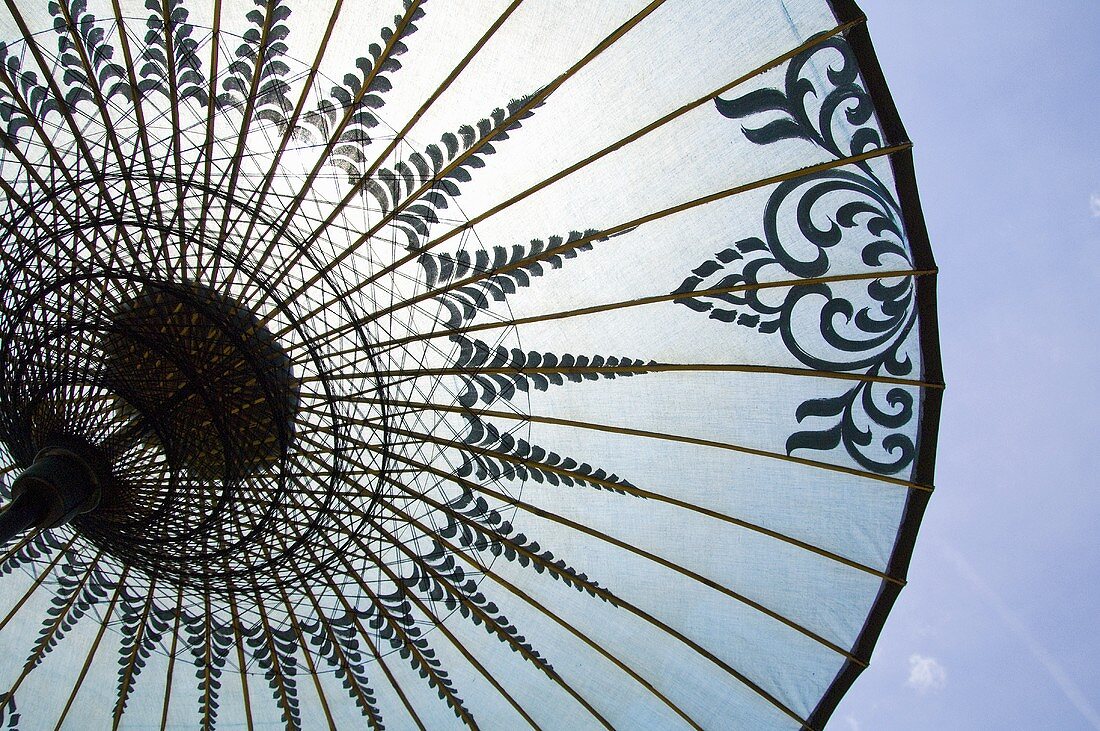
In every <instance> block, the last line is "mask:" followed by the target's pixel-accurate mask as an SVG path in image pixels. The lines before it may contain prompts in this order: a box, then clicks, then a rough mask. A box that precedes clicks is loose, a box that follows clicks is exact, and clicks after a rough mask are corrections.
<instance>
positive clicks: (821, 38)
mask: <svg viewBox="0 0 1100 731" xmlns="http://www.w3.org/2000/svg"><path fill="white" fill-rule="evenodd" d="M862 22H863V19H860V20H857V21H853V22H851V23H845V24H843V25H839V26H837V27H835V28H832V29H831V30H829V31H827V32H825V33H823V34H821V35H818V36H815V37H814V38H811V39H810V40H808V41H806V42H805V43H802V44H801V45H799V46H797V47H796V48H793V49H791V50H790V51H788V52H786V53H784V54H782V55H780V56H777V57H776V58H773V59H772V60H770V61H768V62H766V63H764V64H761V65H760V66H758V67H756V68H755V69H753V70H751V71H749V72H747V73H745V74H743V75H742V76H740V77H738V78H737V79H735V80H733V81H731V82H729V83H727V84H724V85H723V86H721V87H719V88H717V89H715V90H714V91H712V92H709V93H708V94H705V95H704V96H701V97H699V98H698V99H696V100H695V101H692V102H689V103H687V104H685V105H683V106H681V107H679V108H678V109H676V110H674V111H672V112H669V113H668V114H666V115H665V116H663V117H661V118H660V119H657V120H655V121H653V122H651V123H649V124H648V125H646V126H644V127H642V128H641V129H639V130H637V131H635V132H633V133H631V134H629V135H627V136H626V137H623V138H622V139H620V140H618V141H617V142H614V143H612V144H610V145H608V146H607V147H604V148H603V149H601V150H600V151H598V152H595V153H593V154H592V155H589V156H588V157H586V158H584V159H583V160H580V161H578V162H576V163H574V164H572V165H570V166H568V167H566V168H563V169H562V170H560V171H558V172H557V173H555V174H553V175H551V176H550V177H548V178H545V179H544V180H542V181H540V182H539V183H536V184H535V185H533V186H531V187H529V188H527V189H526V190H524V191H521V192H520V193H517V194H516V195H514V196H512V197H511V198H509V199H508V200H506V201H504V202H502V203H499V204H497V205H495V206H493V207H492V208H489V209H488V210H486V211H485V212H483V213H480V214H478V215H477V216H475V217H474V218H472V219H470V220H468V221H466V222H465V223H463V224H461V225H459V226H457V227H455V228H453V229H451V230H449V231H447V232H446V233H444V234H442V235H440V236H439V237H437V238H435V239H433V240H431V241H429V242H427V243H426V244H425V245H424V246H422V247H420V248H418V249H417V251H416V252H415V254H416V255H417V256H419V255H421V254H423V253H424V252H426V251H428V250H430V249H433V248H435V247H437V246H439V245H440V244H443V243H444V242H446V241H448V240H450V239H451V238H452V237H454V236H457V235H459V234H461V233H462V232H463V231H469V230H472V229H473V227H474V226H476V225H478V224H480V223H483V222H484V221H486V220H487V219H489V218H491V217H492V216H495V215H497V214H498V213H500V212H501V211H504V210H506V209H508V208H510V207H512V206H514V205H515V204H517V203H519V202H520V201H523V200H525V199H527V198H528V197H530V196H532V195H534V194H535V193H537V192H539V191H540V190H543V189H545V188H547V187H549V186H551V185H553V184H554V183H556V182H558V181H559V180H561V179H563V178H565V177H567V176H569V175H572V174H573V173H575V172H577V171H578V170H582V169H583V168H586V167H588V166H589V165H591V164H592V163H594V162H596V161H597V160H600V159H602V158H603V157H606V156H607V155H610V154H611V153H613V152H615V151H617V150H619V149H621V148H623V147H625V146H626V145H629V144H631V143H632V142H635V141H637V140H638V139H640V138H642V137H644V136H645V135H647V134H649V133H650V132H653V131H654V130H656V129H659V128H660V127H663V126H664V125H666V124H668V123H669V122H672V121H673V120H675V119H678V118H679V117H681V116H683V115H684V114H687V113H688V112H690V111H692V110H693V109H697V108H698V107H700V106H702V105H703V104H706V103H707V102H710V101H712V100H714V99H715V98H717V97H718V96H720V95H722V94H724V93H726V92H728V91H730V90H731V89H734V88H736V87H738V86H740V85H741V84H744V83H745V82H747V81H749V80H751V79H753V78H755V77H756V76H759V75H760V74H763V73H765V72H767V71H769V70H771V69H773V68H776V67H777V66H779V65H781V64H783V63H785V62H787V61H789V60H790V59H792V58H794V57H795V56H797V55H798V54H800V53H803V52H805V51H808V50H810V49H812V48H815V47H816V46H818V45H820V44H822V43H824V42H825V41H827V40H829V39H830V38H833V37H834V36H836V35H839V34H842V33H846V32H847V31H848V30H850V29H851V28H852V27H854V26H856V25H858V24H860V23H862ZM544 253H546V252H544ZM493 273H494V274H495V273H498V272H497V271H494V272H493ZM480 278H481V277H478V278H477V279H480ZM469 281H476V279H474V278H472V279H471V280H465V281H463V282H461V283H458V284H457V285H455V286H462V285H464V284H467V283H469ZM455 286H449V287H447V288H446V290H444V291H447V290H450V289H453V288H455ZM438 293H439V291H436V292H434V293H432V294H431V295H429V296H434V295H435V294H438Z"/></svg>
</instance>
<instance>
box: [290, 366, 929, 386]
mask: <svg viewBox="0 0 1100 731" xmlns="http://www.w3.org/2000/svg"><path fill="white" fill-rule="evenodd" d="M649 373H762V374H770V375H784V376H797V377H803V378H807V377H808V378H830V379H837V380H842V381H859V382H862V383H884V384H893V385H896V386H912V387H914V388H931V389H943V387H944V386H943V384H942V383H930V382H927V381H922V380H919V379H912V378H900V377H896V376H877V375H871V374H869V373H847V372H843V371H819V370H812V369H810V368H784V367H781V366H766V365H753V364H747V363H745V364H740V363H646V362H641V363H638V364H636V365H601V366H549V367H546V366H535V367H528V366H511V367H507V366H501V367H488V368H485V367H480V366H472V367H468V368H408V369H397V370H381V371H371V372H369V373H363V374H360V373H356V374H355V375H356V376H359V377H368V378H369V377H372V376H373V377H378V378H392V377H405V376H413V377H415V378H428V377H439V376H476V375H484V376H491V375H501V376H533V375H542V376H570V375H576V376H617V375H628V376H634V375H645V374H649ZM323 378H324V377H322V376H317V377H316V378H315V379H314V378H303V379H302V381H303V382H308V381H311V380H323Z"/></svg>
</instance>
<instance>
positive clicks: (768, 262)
mask: <svg viewBox="0 0 1100 731" xmlns="http://www.w3.org/2000/svg"><path fill="white" fill-rule="evenodd" d="M822 64H825V72H824V79H825V80H827V82H828V83H827V84H825V83H824V80H823V79H822V78H821V74H820V73H819V69H820V68H821V65H822ZM837 64H839V65H837ZM785 79H786V83H785V88H784V89H783V90H779V89H761V90H756V91H752V92H749V93H748V94H745V95H744V96H741V97H738V98H736V99H729V100H727V99H721V98H719V99H717V100H716V101H715V104H716V106H717V108H718V111H719V112H720V113H721V114H722V115H724V116H726V117H730V118H736V119H740V118H751V119H753V120H756V119H759V118H760V117H765V118H767V119H768V121H765V122H763V123H762V124H761V123H759V122H754V123H753V126H748V125H747V126H745V127H743V132H744V134H745V136H746V137H747V138H748V139H749V140H750V141H752V142H754V143H756V144H759V145H768V144H774V143H776V142H779V141H780V140H791V139H800V140H808V141H810V142H812V143H814V144H816V145H818V146H819V147H821V148H823V149H825V150H826V151H828V152H829V153H831V154H832V155H833V156H834V157H836V158H838V159H842V158H845V157H848V156H852V155H857V154H860V153H863V152H865V151H867V150H869V149H873V148H877V147H879V146H881V136H880V135H879V133H878V131H877V129H876V128H875V127H874V126H873V119H872V110H873V105H872V103H871V99H870V97H869V96H868V94H867V92H866V91H865V90H864V89H863V87H862V86H861V85H860V83H859V78H858V71H857V67H856V62H855V59H854V57H853V55H852V51H851V49H850V48H849V46H848V44H847V42H846V41H844V40H843V39H841V38H830V39H827V40H824V41H822V42H821V43H819V44H818V45H817V46H815V47H813V48H811V49H810V50H808V51H805V52H803V53H802V54H800V55H799V56H797V57H796V58H794V59H793V60H792V61H791V62H790V64H789V65H788V67H787V70H786V77H785ZM777 113H778V118H774V117H775V116H776V114H777ZM853 252H858V261H859V262H860V263H861V264H862V265H864V266H866V267H871V268H872V270H874V269H879V270H881V271H882V272H883V275H882V276H881V278H878V277H874V276H873V275H872V276H868V277H865V278H862V279H859V280H856V281H849V282H844V283H837V282H830V281H829V277H830V275H831V274H832V273H833V272H834V269H833V263H834V260H836V259H838V258H841V259H842V260H843V257H845V256H846V257H848V258H849V259H852V258H854V255H853ZM854 263H855V262H854V261H852V262H845V264H846V265H847V266H851V265H852V264H854ZM912 268H913V262H912V259H911V256H910V253H909V249H908V246H907V243H906V236H905V229H904V225H903V222H902V216H901V209H900V206H899V204H898V202H897V199H896V196H895V194H894V193H893V191H891V189H890V188H889V187H888V186H887V185H885V184H884V183H882V181H881V180H880V179H879V178H878V176H877V175H876V174H875V173H874V171H873V170H872V167H871V165H870V164H869V163H868V162H866V161H863V162H858V163H856V164H854V165H851V166H849V167H845V168H835V169H832V170H827V171H823V172H817V173H812V174H807V175H802V176H799V177H795V178H793V179H790V180H787V181H785V182H782V183H780V184H779V185H778V186H776V188H775V190H774V191H773V192H772V193H771V195H770V197H769V199H768V202H767V205H766V206H765V209H764V220H763V236H762V237H756V236H753V237H749V238H744V239H741V240H738V241H736V242H735V243H734V244H733V245H732V246H730V247H729V248H727V249H724V250H722V251H720V252H718V253H717V254H716V255H715V256H714V258H713V259H710V260H708V261H705V262H703V263H702V264H700V265H699V266H698V267H696V268H695V269H694V270H693V271H692V273H691V276H689V277H687V278H686V279H685V280H684V281H683V283H682V284H681V285H680V286H679V287H678V288H677V289H676V290H675V292H674V294H683V295H684V297H682V298H681V299H678V300H676V301H677V302H679V303H680V304H682V305H685V306H687V307H690V308H691V309H693V310H696V311H697V312H705V313H707V316H708V317H710V318H711V319H714V320H718V321H720V322H725V323H730V324H735V325H738V326H741V327H746V328H751V329H754V330H757V331H759V332H761V333H766V334H778V335H779V336H780V337H781V338H782V340H783V343H784V344H785V345H786V347H787V349H788V350H789V351H790V352H791V354H792V355H793V356H794V357H796V358H797V359H798V360H799V361H800V362H801V363H803V364H804V365H806V366H807V367H809V368H812V369H814V370H824V371H860V372H862V373H864V374H866V375H867V376H870V377H871V378H872V379H878V378H880V377H886V378H892V379H899V378H904V377H907V376H911V375H912V374H913V371H914V369H915V366H914V363H913V361H912V359H911V357H910V355H909V354H908V352H907V350H908V348H909V347H910V346H909V345H907V343H908V336H909V334H910V333H911V332H912V330H913V327H914V325H915V323H916V318H917V313H916V306H915V296H916V291H915V283H914V281H913V278H912V277H910V276H907V275H906V274H905V272H908V271H910V270H912ZM770 282H789V283H790V285H791V286H789V287H774V286H772V287H768V286H761V285H767V284H768V283H770ZM914 416H915V409H914V395H913V393H912V391H911V390H908V389H906V388H904V387H902V386H900V385H890V386H883V385H882V384H880V383H878V382H877V381H875V380H871V379H869V380H865V381H860V382H859V383H858V384H857V385H855V386H853V387H851V388H850V389H849V390H847V391H846V392H845V393H843V394H842V395H840V396H836V397H829V398H822V399H812V400H809V401H806V402H805V403H803V404H802V405H801V406H800V407H799V408H798V409H797V410H796V413H795V418H796V419H797V420H798V422H799V423H800V424H802V423H806V424H807V425H814V426H813V427H812V428H810V429H806V430H804V431H799V432H796V433H794V434H792V435H791V436H790V437H789V438H788V439H787V443H786V449H787V452H788V453H793V452H796V451H799V450H816V451H828V450H833V449H836V448H837V447H841V446H842V447H843V448H844V450H845V451H846V452H847V454H848V455H849V456H850V457H851V458H852V459H854V460H855V461H856V462H857V463H858V464H860V465H861V466H862V467H864V468H865V469H868V470H871V471H874V472H878V473H883V474H896V473H898V472H901V471H902V470H904V469H906V468H908V467H910V466H911V465H912V463H913V459H914V455H915V448H914V444H913V440H912V438H911V437H910V436H909V435H908V434H906V433H905V430H906V429H907V427H908V426H909V425H910V424H911V423H912V420H913V418H914ZM822 423H824V425H823V426H822V425H821V424H822Z"/></svg>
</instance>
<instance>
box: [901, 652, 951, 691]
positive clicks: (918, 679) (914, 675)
mask: <svg viewBox="0 0 1100 731" xmlns="http://www.w3.org/2000/svg"><path fill="white" fill-rule="evenodd" d="M905 684H906V685H908V686H909V687H910V688H913V689H915V690H917V691H918V692H920V693H927V692H928V691H930V690H940V689H941V688H943V687H944V686H945V685H947V671H946V670H944V669H943V665H940V664H939V662H938V661H937V660H936V658H934V657H924V656H923V655H916V654H913V655H910V656H909V680H907V681H905Z"/></svg>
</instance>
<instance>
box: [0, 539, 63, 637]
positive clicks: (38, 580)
mask: <svg viewBox="0 0 1100 731" xmlns="http://www.w3.org/2000/svg"><path fill="white" fill-rule="evenodd" d="M35 535H36V534H35V533H33V532H31V533H28V534H27V535H26V536H25V537H24V538H23V540H21V541H20V542H19V545H17V546H16V547H15V548H13V549H11V550H10V551H8V552H7V553H6V554H5V555H4V558H3V560H2V561H0V564H3V563H5V562H6V561H7V560H8V559H9V558H11V557H12V556H13V555H15V552H16V551H18V550H19V549H20V548H22V547H23V546H25V545H26V544H27V543H28V542H30V540H31V539H32V538H34V537H35ZM75 542H76V534H75V533H73V534H72V535H71V536H69V541H68V542H67V543H66V544H65V545H64V546H62V547H61V548H59V549H56V550H57V555H56V556H54V557H53V560H52V561H50V563H49V564H48V565H47V566H46V568H44V569H42V570H41V571H39V572H38V576H36V577H34V582H33V583H32V584H31V585H30V588H28V589H27V591H26V592H24V593H23V596H22V597H20V599H19V601H17V602H16V603H15V606H13V607H12V608H11V611H9V612H8V613H7V615H5V616H4V619H2V620H0V632H2V631H3V630H4V628H5V627H7V626H8V622H10V621H11V620H12V618H13V617H15V615H17V614H18V613H19V610H21V609H22V608H23V605H24V604H26V603H27V600H28V599H30V598H31V595H32V594H34V592H35V591H37V590H38V587H40V586H42V582H44V581H45V580H46V577H47V576H49V575H50V574H51V573H53V570H54V569H55V568H56V567H57V564H58V562H60V561H61V559H62V557H63V556H65V555H66V554H67V553H68V552H69V549H70V548H72V545H73V543H75Z"/></svg>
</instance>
